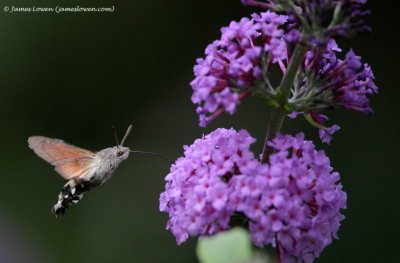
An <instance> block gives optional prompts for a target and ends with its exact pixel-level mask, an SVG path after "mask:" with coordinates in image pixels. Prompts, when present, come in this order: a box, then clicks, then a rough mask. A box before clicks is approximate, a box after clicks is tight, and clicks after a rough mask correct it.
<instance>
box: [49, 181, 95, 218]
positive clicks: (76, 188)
mask: <svg viewBox="0 0 400 263" xmlns="http://www.w3.org/2000/svg"><path fill="white" fill-rule="evenodd" d="M90 188H91V186H90V184H88V183H85V182H77V181H76V180H75V179H72V180H69V181H68V182H67V183H66V184H65V185H64V186H63V188H62V189H61V191H60V193H59V194H58V201H57V203H56V204H55V205H54V206H53V208H52V209H51V211H52V213H53V214H55V215H64V214H65V211H66V210H67V209H68V207H69V206H70V205H71V204H76V203H78V202H79V200H81V199H82V197H83V193H84V192H87V191H89V190H90Z"/></svg>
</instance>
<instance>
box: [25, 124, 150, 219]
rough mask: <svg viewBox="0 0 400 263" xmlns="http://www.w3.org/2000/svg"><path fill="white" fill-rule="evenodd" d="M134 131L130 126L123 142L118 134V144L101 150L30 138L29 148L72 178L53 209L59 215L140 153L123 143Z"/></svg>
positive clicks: (68, 178) (67, 177) (65, 175)
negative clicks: (123, 163)
mask: <svg viewBox="0 0 400 263" xmlns="http://www.w3.org/2000/svg"><path fill="white" fill-rule="evenodd" d="M131 130H132V125H129V127H128V130H127V131H126V133H125V135H124V137H123V139H122V141H121V144H119V143H118V139H117V136H116V139H117V146H114V147H110V148H106V149H103V150H101V151H98V152H91V151H88V150H85V149H82V148H78V147H76V146H73V145H71V144H68V143H66V142H64V141H62V140H60V139H52V138H47V137H44V136H31V137H29V139H28V144H29V147H30V148H31V149H32V150H33V151H34V152H35V153H36V154H37V155H38V156H39V157H40V158H42V159H43V160H45V161H47V162H48V163H50V164H51V165H53V166H54V167H55V170H56V172H57V173H59V174H60V175H61V176H62V177H64V178H65V179H67V180H68V182H67V183H66V184H65V185H64V186H63V188H62V189H61V191H60V193H59V195H58V201H57V203H56V204H55V205H54V206H53V208H52V209H51V211H52V212H53V213H54V214H55V215H56V216H57V215H63V214H64V213H65V210H66V209H67V208H68V207H69V206H70V205H71V204H75V203H77V202H78V201H79V200H80V199H81V198H82V197H83V194H84V193H85V192H87V191H89V190H91V189H92V188H94V187H98V186H100V185H102V184H104V183H105V182H106V181H107V180H108V179H110V177H111V175H112V173H113V172H114V171H115V169H117V167H118V166H119V164H120V163H121V162H122V161H124V160H126V159H127V158H128V156H129V153H130V152H140V151H131V150H130V149H129V148H128V147H124V146H123V144H124V142H125V140H126V138H127V137H128V135H129V133H130V132H131ZM114 132H115V130H114ZM115 135H116V134H115ZM143 153H151V152H143ZM154 154H156V153H154Z"/></svg>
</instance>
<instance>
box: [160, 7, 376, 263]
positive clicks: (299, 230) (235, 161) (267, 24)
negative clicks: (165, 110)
mask: <svg viewBox="0 0 400 263" xmlns="http://www.w3.org/2000/svg"><path fill="white" fill-rule="evenodd" d="M365 2H366V0H242V3H243V4H245V5H251V6H256V7H260V8H262V9H266V10H262V11H261V12H260V13H255V14H252V15H251V16H249V17H244V18H242V19H240V20H239V21H232V22H231V23H230V24H229V25H228V26H226V27H222V28H221V37H220V38H219V39H217V40H215V41H213V42H212V43H211V44H209V45H208V46H207V48H206V50H205V56H204V57H202V58H198V59H197V60H196V65H195V66H194V75H195V78H194V80H193V81H192V82H191V83H190V85H191V87H192V90H193V95H192V98H191V99H192V102H193V103H194V104H196V105H197V108H196V112H197V114H198V115H199V120H200V123H199V124H200V126H202V127H205V126H207V125H208V124H210V122H211V121H215V120H216V119H217V118H218V117H219V116H221V115H222V114H223V113H229V114H234V113H235V111H236V110H237V108H238V105H239V104H240V102H241V101H242V100H243V99H245V98H246V99H248V98H249V97H257V98H258V99H262V100H264V101H265V102H266V103H265V105H266V106H270V107H271V111H272V113H271V117H270V119H269V125H268V132H267V136H266V138H265V141H264V149H263V152H262V153H261V154H259V153H253V152H252V151H251V150H250V146H251V145H252V144H253V143H255V141H256V140H255V139H254V138H253V137H251V136H250V134H249V133H248V132H247V131H246V130H240V131H236V130H234V129H232V128H231V129H224V128H219V129H216V130H215V131H213V132H211V133H209V134H208V135H205V136H204V135H203V137H201V138H199V139H197V140H195V141H194V143H193V144H192V145H190V146H185V147H184V153H183V156H182V157H179V158H178V159H177V160H176V161H175V163H174V164H172V166H171V168H170V172H169V173H168V175H167V176H166V178H165V181H166V186H165V191H164V192H162V193H161V195H160V210H161V211H163V212H166V213H167V214H168V218H169V219H168V223H167V229H169V230H170V231H171V232H172V233H173V235H174V236H175V238H176V241H177V243H178V244H181V243H183V242H185V241H186V240H187V239H188V238H189V237H190V236H212V235H214V234H216V233H218V232H221V231H229V229H231V228H232V227H233V226H241V227H243V228H245V229H247V231H248V232H249V233H250V235H251V239H252V242H253V243H254V245H256V246H259V247H264V246H267V245H271V246H272V247H274V248H275V250H276V255H277V262H283V263H291V262H303V261H304V262H307V263H308V262H313V260H314V259H315V258H316V257H318V256H319V255H320V253H321V252H322V251H323V249H324V248H325V247H326V246H327V245H329V244H330V243H331V242H332V240H333V239H336V238H338V236H337V232H338V230H339V226H340V223H341V221H342V220H343V219H344V215H343V214H342V210H343V209H345V208H346V199H347V197H346V193H345V192H344V191H343V189H342V185H341V183H340V176H339V173H338V172H336V171H334V169H333V168H332V167H331V165H330V161H329V158H328V157H327V156H326V154H325V153H324V151H322V150H317V149H316V147H315V146H314V143H313V142H312V141H309V140H306V139H305V135H304V134H303V133H301V132H300V133H298V134H297V135H295V136H292V135H284V134H282V133H281V132H280V130H281V127H282V123H283V122H284V119H285V118H286V117H290V118H295V117H296V116H298V115H302V116H303V117H304V118H305V119H306V120H307V121H308V123H310V124H311V125H312V126H314V127H316V128H318V130H319V136H320V138H321V139H322V141H323V142H325V143H330V142H331V139H332V135H333V134H334V133H335V132H336V131H338V130H339V129H340V127H339V126H338V125H336V124H331V125H327V123H328V116H327V113H328V112H329V111H331V110H334V109H346V110H353V111H358V112H362V113H365V114H370V113H372V112H373V111H372V108H371V106H370V103H369V99H370V96H371V95H372V94H374V93H377V91H378V88H377V86H376V85H375V83H374V79H375V77H374V74H373V72H372V70H371V67H370V66H369V65H368V64H367V63H365V62H363V61H362V59H361V57H360V56H358V55H356V53H355V52H354V51H353V50H352V49H351V50H348V51H347V52H342V49H341V48H340V47H339V46H338V44H337V42H336V38H338V37H348V36H351V35H354V34H356V33H364V32H369V31H370V29H369V27H368V26H367V25H366V24H365V22H364V21H363V18H364V17H365V16H366V15H368V14H369V11H364V10H363V4H364V3H365ZM277 78H280V79H281V80H280V82H277V81H276V79H277Z"/></svg>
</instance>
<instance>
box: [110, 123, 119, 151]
mask: <svg viewBox="0 0 400 263" xmlns="http://www.w3.org/2000/svg"><path fill="white" fill-rule="evenodd" d="M111 128H112V129H113V131H114V137H115V140H116V141H117V146H119V141H118V135H117V130H116V129H115V127H114V126H112V127H111Z"/></svg>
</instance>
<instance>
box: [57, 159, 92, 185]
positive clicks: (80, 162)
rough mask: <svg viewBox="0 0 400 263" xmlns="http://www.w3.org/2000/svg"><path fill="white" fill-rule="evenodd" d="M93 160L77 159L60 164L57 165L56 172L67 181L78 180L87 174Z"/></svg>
mask: <svg viewBox="0 0 400 263" xmlns="http://www.w3.org/2000/svg"><path fill="white" fill-rule="evenodd" d="M92 162H93V160H92V159H76V160H68V161H65V162H62V163H60V164H56V167H55V170H56V172H57V173H59V174H60V175H61V176H62V177H64V178H65V179H68V180H69V179H72V178H78V177H81V176H82V175H84V174H86V173H87V172H88V171H89V170H90V168H91V166H90V165H91V164H92Z"/></svg>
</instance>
